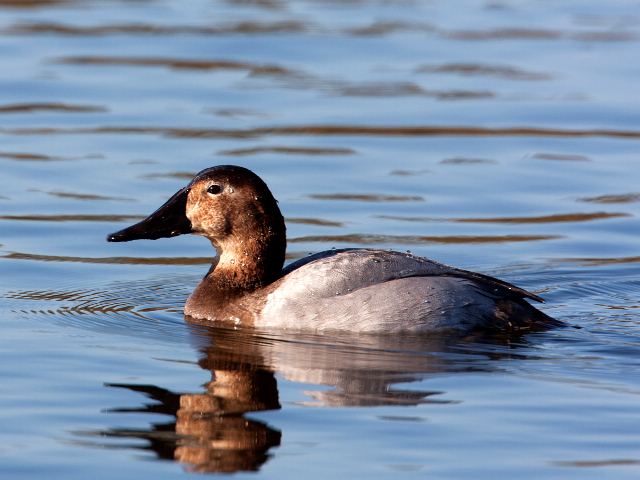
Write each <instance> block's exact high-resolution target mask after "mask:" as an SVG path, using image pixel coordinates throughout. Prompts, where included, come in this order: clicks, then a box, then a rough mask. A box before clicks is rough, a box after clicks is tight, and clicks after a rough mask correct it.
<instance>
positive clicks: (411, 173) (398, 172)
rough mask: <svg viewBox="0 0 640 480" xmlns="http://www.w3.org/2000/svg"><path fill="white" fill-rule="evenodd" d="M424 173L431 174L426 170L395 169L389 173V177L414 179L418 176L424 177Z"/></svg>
mask: <svg viewBox="0 0 640 480" xmlns="http://www.w3.org/2000/svg"><path fill="white" fill-rule="evenodd" d="M425 173H431V170H428V169H426V168H423V169H420V170H405V169H395V170H391V171H390V172H389V175H395V176H397V177H415V176H419V175H424V174H425Z"/></svg>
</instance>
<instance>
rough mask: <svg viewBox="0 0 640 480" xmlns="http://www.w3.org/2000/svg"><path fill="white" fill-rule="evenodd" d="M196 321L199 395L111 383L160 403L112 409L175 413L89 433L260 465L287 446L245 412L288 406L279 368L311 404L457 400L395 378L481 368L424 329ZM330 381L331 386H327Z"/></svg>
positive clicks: (166, 454) (190, 465)
mask: <svg viewBox="0 0 640 480" xmlns="http://www.w3.org/2000/svg"><path fill="white" fill-rule="evenodd" d="M187 320H188V321H190V322H192V323H190V324H189V326H190V330H191V337H192V339H193V343H194V346H195V347H196V348H197V349H198V351H199V352H200V358H199V361H198V364H199V366H200V367H201V368H203V369H205V370H209V371H210V372H211V381H209V382H207V383H206V384H205V385H204V391H202V392H199V393H177V392H172V391H170V390H166V389H164V388H161V387H158V386H154V385H137V384H108V385H107V386H108V387H110V388H125V389H128V390H130V391H134V392H139V393H142V394H144V395H145V396H146V397H147V398H149V399H150V400H152V402H150V403H147V404H144V405H143V406H141V407H135V408H114V409H109V410H107V412H108V413H109V412H117V413H127V412H132V413H137V414H141V413H151V414H165V415H170V416H173V417H174V419H173V420H172V421H170V422H166V423H152V424H151V425H150V426H149V427H148V428H143V429H129V428H113V429H110V430H107V431H101V432H85V435H86V434H87V433H88V434H89V435H99V436H101V437H116V438H130V439H139V440H144V441H145V443H144V445H143V446H139V445H136V446H132V445H120V446H118V447H116V448H138V449H143V450H148V451H152V452H154V453H155V454H156V455H157V457H158V458H161V459H170V460H175V461H178V462H180V463H183V464H185V465H186V466H187V469H188V470H190V471H194V472H222V473H230V472H237V471H252V470H258V469H259V468H260V467H261V466H262V465H263V464H264V463H265V462H266V461H267V460H268V459H269V458H270V453H269V452H270V450H271V449H273V448H274V447H278V446H279V445H280V442H281V433H280V432H279V431H278V430H276V429H275V428H273V427H271V426H270V425H268V424H266V423H264V422H261V421H258V420H253V419H250V418H247V417H245V414H246V413H248V412H258V411H264V410H275V409H279V408H280V403H279V398H278V386H277V381H276V377H275V374H276V373H277V374H278V375H280V376H282V377H283V378H285V379H287V380H289V381H292V382H297V383H304V384H308V385H309V389H308V390H306V391H305V394H306V396H307V397H308V400H306V401H304V402H301V404H302V405H309V406H332V407H336V406H338V407H350V406H359V407H363V406H382V405H398V406H402V405H404V406H407V405H418V404H423V403H441V404H442V403H445V404H446V403H451V402H452V401H451V400H447V399H443V398H440V397H441V394H442V392H437V391H430V390H421V389H416V388H411V389H409V388H406V389H403V388H398V387H396V386H394V385H397V384H406V383H408V382H416V381H418V380H422V379H423V378H424V377H425V375H427V374H430V373H435V372H442V371H445V370H449V369H453V370H456V371H460V370H461V369H462V370H477V369H478V363H477V358H476V361H475V362H474V363H473V364H468V365H467V364H465V361H464V359H461V358H460V357H461V356H460V355H459V354H456V353H455V352H453V351H451V350H450V349H448V348H447V347H446V343H447V342H446V339H445V338H438V337H430V338H423V337H420V336H393V337H389V336H379V335H362V334H351V335H350V334H344V333H341V334H340V336H336V337H331V336H327V335H301V334H296V335H295V336H289V337H286V336H278V335H277V334H273V333H261V332H258V331H255V330H251V331H243V330H232V329H221V328H211V327H204V326H201V325H197V324H195V323H193V322H194V321H193V320H192V319H189V318H187ZM327 387H330V388H329V389H327Z"/></svg>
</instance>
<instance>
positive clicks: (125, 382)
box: [0, 0, 640, 479]
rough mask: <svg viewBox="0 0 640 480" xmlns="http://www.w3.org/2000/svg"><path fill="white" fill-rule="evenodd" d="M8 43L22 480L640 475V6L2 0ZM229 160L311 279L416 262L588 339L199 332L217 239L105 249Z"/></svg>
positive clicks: (13, 366) (11, 442) (6, 448)
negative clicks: (309, 258)
mask: <svg viewBox="0 0 640 480" xmlns="http://www.w3.org/2000/svg"><path fill="white" fill-rule="evenodd" d="M0 30H1V31H2V36H0V58H1V59H2V66H3V69H2V70H3V74H2V75H1V76H0V138H1V139H2V146H1V148H0V172H1V173H0V179H1V180H2V190H1V191H0V272H1V273H2V275H1V276H0V279H1V283H0V318H1V321H2V327H1V328H2V337H1V338H2V340H1V341H0V360H1V361H0V378H1V379H2V382H3V386H4V388H3V390H2V395H1V396H0V405H1V406H2V408H1V409H0V412H1V413H0V423H1V424H2V426H3V428H2V439H3V442H2V447H0V476H1V477H3V478H4V477H6V478H12V479H19V478H43V477H45V476H46V478H64V479H73V478H78V479H80V478H83V479H84V478H87V477H91V478H113V477H116V476H117V477H119V478H177V477H187V476H190V475H191V473H192V472H200V473H221V474H231V473H235V474H236V475H237V476H238V477H240V478H243V477H251V478H256V476H258V477H264V478H299V477H301V476H304V477H305V478H327V477H328V476H334V477H336V478H363V477H367V478H398V477H408V478H411V477H413V478H424V477H434V478H456V479H458V478H470V479H471V478H473V479H477V478H491V479H495V478H513V477H515V476H522V475H525V476H527V477H532V478H550V479H551V478H553V479H556V478H563V479H565V478H580V479H585V478H586V479H588V478H594V479H601V478H616V479H617V478H621V479H623V478H629V479H631V478H637V477H638V473H639V472H640V434H639V433H638V432H640V407H638V399H639V394H640V375H639V374H638V371H639V368H638V367H639V366H640V361H639V360H638V359H639V358H640V317H639V316H638V312H639V309H640V300H639V298H640V276H639V273H640V250H639V248H638V238H639V234H640V223H639V221H638V215H640V187H639V185H640V176H639V175H638V173H637V172H638V161H639V158H638V152H639V145H640V115H639V114H638V112H640V97H638V95H637V81H636V79H637V78H638V75H639V74H640V71H639V68H638V62H637V57H638V52H639V49H640V10H638V4H637V2H634V1H626V0H620V1H616V2H607V3H602V2H594V1H579V2H578V1H567V2H539V1H518V2H516V1H501V2H484V1H470V0H469V1H464V2H455V4H454V3H452V2H444V1H375V0H371V1H368V0H363V1H357V2H319V1H311V0H309V1H306V0H305V1H298V2H290V1H286V0H282V1H280V0H273V1H272V0H267V1H215V0H198V1H191V2H188V5H187V4H185V2H177V1H173V0H151V1H145V2H125V1H115V0H114V1H111V2H94V1H82V2H80V1H73V0H67V1H28V2H27V1H24V2H18V1H0ZM221 163H233V164H239V165H243V166H245V167H248V168H251V169H252V170H254V171H256V172H257V173H258V174H259V175H261V176H262V177H263V178H264V179H265V180H266V181H267V183H268V184H269V185H270V187H271V188H272V190H273V192H274V194H275V196H276V198H278V200H279V202H280V206H281V208H282V210H283V213H284V215H285V217H286V218H287V223H288V238H289V247H288V252H287V258H288V260H293V259H296V258H300V257H301V256H304V255H306V254H308V253H310V252H315V251H318V250H322V249H328V248H332V247H338V248H339V247H345V246H374V247H379V248H393V249H397V250H411V251H412V252H413V253H415V254H418V255H424V256H428V257H431V258H434V259H437V260H440V261H443V262H446V263H451V264H454V265H456V266H459V267H462V268H466V269H472V270H477V271H481V272H483V273H487V274H491V275H498V276H500V277H501V278H504V279H505V280H507V281H510V282H514V283H517V284H518V285H520V286H522V287H524V288H527V289H530V290H532V291H534V292H536V293H538V294H540V295H542V296H543V297H545V299H546V300H547V302H546V304H545V305H543V306H542V307H541V308H542V309H543V310H544V311H545V312H547V313H548V314H550V315H552V316H554V317H556V318H558V319H561V320H563V321H564V322H566V323H567V324H568V325H569V327H567V328H564V329H557V330H553V331H548V332H538V333H531V334H528V335H524V336H520V337H517V338H512V337H504V336H495V335H494V336H488V335H484V336H480V335H473V336H469V337H465V338H448V337H438V336H436V337H428V338H424V337H416V336H399V337H394V338H389V337H386V336H378V335H358V334H356V333H353V334H342V335H337V334H336V335H322V336H320V335H315V334H312V333H309V334H306V335H303V334H295V335H293V334H287V333H286V332H264V331H261V332H258V331H250V330H236V331H234V330H225V329H220V328H211V327H206V326H202V325H197V324H194V323H192V322H190V321H189V319H185V318H183V315H182V306H183V304H184V300H185V298H186V297H187V295H188V294H189V293H190V291H191V290H192V289H193V287H194V286H195V285H196V284H197V282H198V280H199V278H200V277H201V276H202V275H203V274H204V272H205V271H206V269H207V268H208V263H209V262H210V259H211V257H212V255H213V252H212V250H211V247H210V245H209V244H208V242H206V241H204V240H203V239H201V238H192V237H179V238H174V239H165V240H159V241H156V242H134V243H131V244H128V243H127V244H107V243H106V242H105V235H106V234H107V233H108V232H112V231H115V230H117V229H119V228H122V227H124V226H126V225H127V224H129V223H132V222H135V221H137V219H139V218H141V217H142V216H144V215H146V214H148V213H150V212H151V211H153V210H154V209H155V208H156V207H157V206H159V205H160V204H161V203H162V202H163V201H164V200H165V199H166V198H168V197H169V196H170V195H171V194H172V193H174V192H175V191H176V190H177V189H178V188H180V187H181V186H183V185H184V184H185V183H186V182H188V180H189V179H190V178H191V176H192V175H193V174H194V173H195V172H197V171H199V170H201V169H203V168H206V167H208V166H212V165H215V164H221ZM254 472H257V475H256V473H254Z"/></svg>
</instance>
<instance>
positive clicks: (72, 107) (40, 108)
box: [0, 102, 107, 113]
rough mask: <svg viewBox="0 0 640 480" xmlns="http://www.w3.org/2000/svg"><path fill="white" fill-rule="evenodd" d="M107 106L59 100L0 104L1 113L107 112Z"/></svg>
mask: <svg viewBox="0 0 640 480" xmlns="http://www.w3.org/2000/svg"><path fill="white" fill-rule="evenodd" d="M106 111H107V109H106V108H105V107H101V106H98V105H79V104H70V103H58V102H41V103H11V104H5V105H0V113H30V112H71V113H96V112H106Z"/></svg>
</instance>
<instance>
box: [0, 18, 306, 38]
mask: <svg viewBox="0 0 640 480" xmlns="http://www.w3.org/2000/svg"><path fill="white" fill-rule="evenodd" d="M307 30H308V26H307V25H306V24H305V23H303V22H299V21H296V20H283V21H275V22H260V21H243V22H237V23H229V24H226V25H218V26H210V25H158V24H153V23H112V24H106V25H96V26H78V25H70V24H66V23H55V22H21V23H17V24H15V25H12V26H10V27H9V28H7V29H5V31H4V33H8V34H14V35H37V34H46V35H52V34H55V35H68V36H104V35H119V34H127V35H163V36H164V35H184V34H188V35H228V34H243V35H251V34H265V33H301V32H305V31H307Z"/></svg>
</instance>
